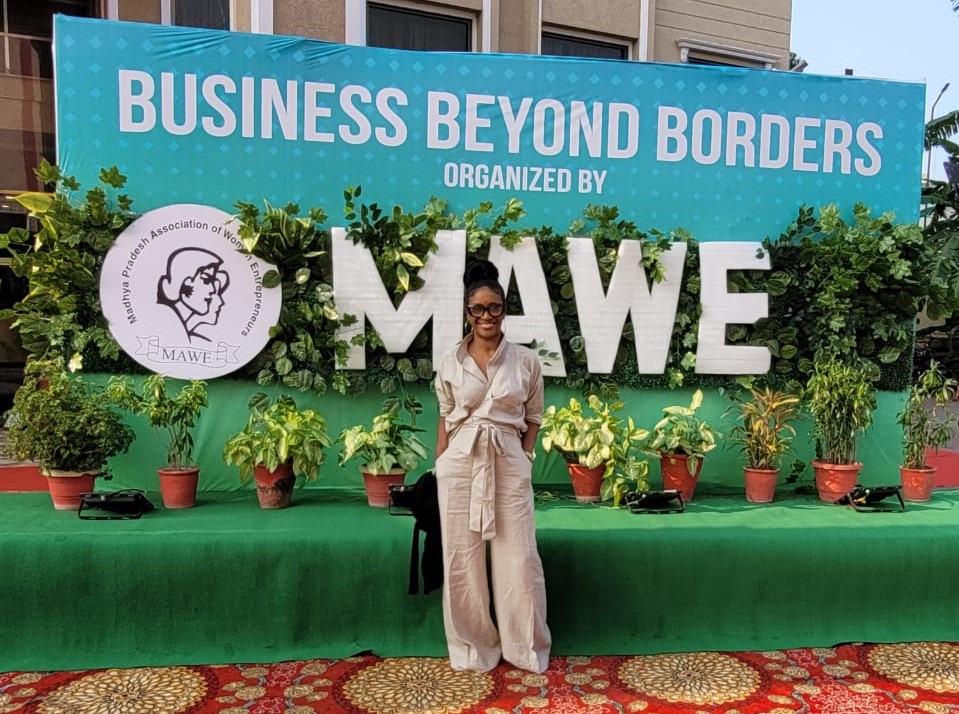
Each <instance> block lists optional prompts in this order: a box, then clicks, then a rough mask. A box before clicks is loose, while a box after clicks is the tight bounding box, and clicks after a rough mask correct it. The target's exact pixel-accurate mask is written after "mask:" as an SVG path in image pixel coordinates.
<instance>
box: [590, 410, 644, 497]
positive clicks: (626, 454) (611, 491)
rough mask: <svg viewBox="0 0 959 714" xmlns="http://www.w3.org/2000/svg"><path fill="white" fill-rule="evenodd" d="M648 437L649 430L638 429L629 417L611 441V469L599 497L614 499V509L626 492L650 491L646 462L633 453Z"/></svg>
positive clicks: (604, 479) (604, 480) (605, 477)
mask: <svg viewBox="0 0 959 714" xmlns="http://www.w3.org/2000/svg"><path fill="white" fill-rule="evenodd" d="M648 437H649V431H648V430H647V429H639V428H637V427H636V425H635V424H634V423H633V418H632V417H628V418H627V419H626V424H625V425H624V426H622V427H621V428H620V429H619V433H618V437H617V439H616V441H615V442H613V448H612V458H611V459H610V463H611V464H612V468H611V469H607V473H606V474H605V475H604V478H603V484H602V487H601V488H600V497H601V498H602V499H603V500H604V501H605V500H607V499H610V498H611V499H613V507H614V508H616V507H618V506H619V504H620V502H621V501H622V500H623V497H624V496H625V495H626V494H627V493H630V492H633V493H637V492H646V491H649V462H648V461H646V459H644V458H639V457H638V456H637V453H636V451H637V449H636V447H637V446H638V445H640V444H642V443H643V441H645V440H646V438H648Z"/></svg>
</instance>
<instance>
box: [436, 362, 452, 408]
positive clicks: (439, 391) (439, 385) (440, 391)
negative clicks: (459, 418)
mask: <svg viewBox="0 0 959 714" xmlns="http://www.w3.org/2000/svg"><path fill="white" fill-rule="evenodd" d="M436 401H437V402H439V405H440V416H441V417H448V416H449V415H450V413H451V412H452V411H453V407H454V402H453V389H452V387H451V386H450V383H449V382H447V381H446V380H445V379H443V374H442V372H437V373H436Z"/></svg>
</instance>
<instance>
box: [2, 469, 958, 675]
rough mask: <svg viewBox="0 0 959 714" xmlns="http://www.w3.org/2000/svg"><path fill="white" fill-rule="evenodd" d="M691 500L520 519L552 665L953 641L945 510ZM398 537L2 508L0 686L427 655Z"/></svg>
mask: <svg viewBox="0 0 959 714" xmlns="http://www.w3.org/2000/svg"><path fill="white" fill-rule="evenodd" d="M887 481H888V479H887ZM702 491H705V489H701V492H700V493H697V496H696V500H695V501H694V502H693V503H692V504H691V505H690V507H689V510H688V511H687V512H686V513H685V514H676V515H633V514H630V513H628V512H626V511H622V510H613V509H610V508H605V507H595V506H588V505H580V504H576V503H575V502H572V501H569V500H559V501H550V502H543V503H539V504H538V505H537V511H536V520H537V526H538V533H539V543H540V552H541V554H542V557H543V562H544V567H545V571H546V582H547V590H548V599H549V617H548V619H549V623H550V627H551V628H552V630H553V636H554V653H555V654H562V655H570V654H582V655H586V654H645V653H654V652H667V651H702V650H739V649H771V648H784V647H800V646H828V645H832V644H836V643H839V642H846V641H878V642H895V641H911V640H936V639H942V640H959V599H957V597H956V592H957V591H959V568H957V567H956V562H957V555H956V554H957V553H959V528H957V527H956V523H957V515H959V493H956V492H945V493H944V492H940V493H937V494H936V495H935V496H934V500H933V501H932V502H931V503H929V504H911V505H909V510H908V511H907V512H906V513H901V514H874V513H856V512H855V511H852V510H851V509H849V508H846V507H842V506H828V505H821V504H819V503H818V501H817V500H816V499H815V497H812V496H802V497H797V496H790V495H787V494H783V493H780V494H778V500H777V501H776V502H774V503H772V504H769V505H752V504H748V503H747V502H746V501H745V500H744V499H743V497H742V495H741V494H734V495H729V494H728V493H727V494H725V495H708V494H707V493H705V492H702ZM150 495H151V497H152V498H153V499H154V501H155V502H156V503H157V504H159V498H158V496H157V495H156V494H150ZM412 526H413V523H412V519H411V518H409V517H396V516H390V515H389V514H388V513H386V512H385V511H384V510H381V509H374V508H370V507H368V506H367V505H366V504H365V499H364V496H363V494H362V491H360V490H359V489H346V488H343V489H311V490H298V491H297V492H295V494H294V506H293V507H292V508H290V509H287V510H283V511H262V510H260V509H259V507H258V505H257V504H256V499H255V497H254V496H253V495H252V494H247V493H215V494H214V493H209V494H201V497H200V500H199V504H198V506H197V507H196V508H194V509H191V510H184V511H166V510H163V509H162V507H160V508H158V510H157V511H156V512H154V513H151V514H149V515H147V516H145V517H144V518H143V519H141V520H133V521H99V522H96V521H81V520H79V519H78V518H77V517H76V515H75V514H73V513H71V512H63V511H54V510H53V508H52V506H51V504H50V499H49V496H48V495H47V494H43V493H36V494H0V563H2V564H3V574H2V578H0V603H2V605H0V671H5V670H23V669H25V670H30V669H41V670H44V669H72V668H88V667H130V666H140V665H168V664H197V663H204V664H212V663H228V662H229V663H242V662H265V661H281V660H290V659H306V658H312V657H344V656H348V655H352V654H354V653H356V652H360V651H363V650H373V651H374V652H375V653H377V654H379V655H383V656H395V655H443V654H444V653H445V641H444V638H443V626H442V616H441V610H440V596H439V593H438V592H435V593H433V594H431V595H429V596H424V595H417V596H410V595H407V593H406V587H407V574H408V564H409V552H410V550H409V549H410V539H411V532H412Z"/></svg>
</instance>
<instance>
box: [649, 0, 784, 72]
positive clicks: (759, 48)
mask: <svg viewBox="0 0 959 714" xmlns="http://www.w3.org/2000/svg"><path fill="white" fill-rule="evenodd" d="M791 18H792V6H791V2H790V0H726V1H725V2H724V3H723V4H721V5H719V4H716V3H713V2H705V1H704V0H656V13H655V26H656V41H655V50H654V52H653V55H652V57H651V59H653V60H656V61H658V62H679V61H680V49H679V46H678V45H677V44H676V41H677V40H680V39H684V38H685V39H696V40H704V41H706V42H711V43H715V44H721V45H727V46H731V47H737V48H743V49H747V50H752V51H755V52H761V53H763V54H768V55H777V56H779V60H778V62H777V63H776V68H777V69H788V68H789V30H790V22H791Z"/></svg>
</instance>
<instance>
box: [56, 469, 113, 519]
mask: <svg viewBox="0 0 959 714" xmlns="http://www.w3.org/2000/svg"><path fill="white" fill-rule="evenodd" d="M98 473H99V471H97V472H94V473H90V472H89V471H59V470H57V469H49V470H48V471H47V472H46V473H44V476H45V477H46V479H47V489H48V490H49V491H50V499H51V500H52V501H53V507H54V508H55V509H57V510H58V511H76V510H79V509H80V494H83V493H93V488H94V484H95V482H96V478H97V474H98Z"/></svg>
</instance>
